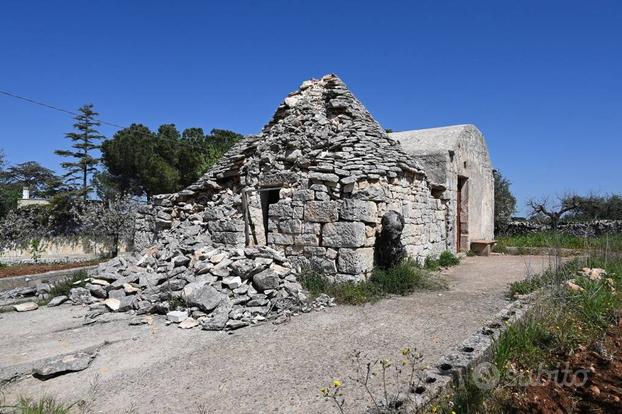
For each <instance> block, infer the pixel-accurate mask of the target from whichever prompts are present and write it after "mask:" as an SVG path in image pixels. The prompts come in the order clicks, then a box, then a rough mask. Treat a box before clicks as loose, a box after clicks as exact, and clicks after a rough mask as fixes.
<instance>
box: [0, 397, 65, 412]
mask: <svg viewBox="0 0 622 414" xmlns="http://www.w3.org/2000/svg"><path fill="white" fill-rule="evenodd" d="M75 405H76V404H75V403H74V404H64V403H62V402H59V401H57V400H56V399H55V398H53V397H46V396H44V397H41V398H40V399H39V400H33V399H31V398H26V397H20V398H19V400H18V401H17V404H16V405H15V406H14V407H4V408H12V411H9V412H13V413H16V414H69V413H70V412H71V409H72V408H73V406H75Z"/></svg>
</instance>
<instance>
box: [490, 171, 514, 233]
mask: <svg viewBox="0 0 622 414" xmlns="http://www.w3.org/2000/svg"><path fill="white" fill-rule="evenodd" d="M493 176H494V180H495V184H494V187H495V233H499V232H502V231H503V229H505V227H506V226H507V224H508V223H509V222H510V220H511V219H512V215H513V214H514V211H516V198H515V197H514V195H513V194H512V192H511V191H510V185H511V183H510V180H508V179H507V178H505V177H504V176H503V174H501V172H500V171H497V170H495V171H494V172H493Z"/></svg>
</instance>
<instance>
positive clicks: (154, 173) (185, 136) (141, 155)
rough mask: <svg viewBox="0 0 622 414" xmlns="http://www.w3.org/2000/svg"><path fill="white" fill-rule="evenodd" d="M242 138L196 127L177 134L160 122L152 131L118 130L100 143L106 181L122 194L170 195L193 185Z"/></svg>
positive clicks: (137, 128)
mask: <svg viewBox="0 0 622 414" xmlns="http://www.w3.org/2000/svg"><path fill="white" fill-rule="evenodd" d="M240 139H242V135H240V134H236V133H235V132H232V131H226V130H218V129H214V130H212V132H211V133H210V135H205V133H204V132H203V130H202V129H201V128H189V129H186V130H184V131H183V133H181V134H180V133H179V131H178V130H177V128H176V127H175V125H173V124H164V125H162V126H160V128H158V131H157V132H156V133H154V132H152V131H150V130H149V129H148V128H147V127H145V126H144V125H140V124H132V125H131V126H130V127H128V128H125V129H122V130H120V131H118V132H117V133H116V134H115V135H114V136H113V137H112V139H110V140H107V141H105V142H104V143H103V144H102V148H101V150H102V160H103V164H104V165H105V166H106V167H107V173H108V177H107V178H108V183H109V184H110V185H114V186H115V188H117V190H118V191H119V194H120V195H122V196H125V195H138V196H142V195H146V196H147V198H150V197H151V196H153V195H155V194H163V193H172V192H176V191H179V190H181V189H183V188H185V187H187V186H188V185H190V184H192V183H194V182H195V181H196V180H197V179H198V178H199V177H200V176H201V175H202V174H204V173H205V171H207V169H208V168H209V167H211V166H212V165H213V164H214V163H215V162H216V161H217V160H218V159H220V157H222V155H223V154H224V153H225V152H226V151H227V150H228V149H229V148H231V146H232V145H233V144H234V143H235V142H237V141H239V140H240Z"/></svg>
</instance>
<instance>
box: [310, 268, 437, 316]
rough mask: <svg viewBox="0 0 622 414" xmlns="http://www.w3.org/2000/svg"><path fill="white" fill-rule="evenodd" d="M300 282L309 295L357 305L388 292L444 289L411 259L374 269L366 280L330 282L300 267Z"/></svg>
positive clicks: (398, 293)
mask: <svg viewBox="0 0 622 414" xmlns="http://www.w3.org/2000/svg"><path fill="white" fill-rule="evenodd" d="M298 278H299V280H300V283H302V285H303V286H304V287H305V289H307V290H308V291H309V293H310V294H311V295H312V296H318V295H320V294H322V293H325V294H327V295H329V296H331V297H334V298H335V301H336V302H337V303H342V304H348V305H359V304H362V303H367V302H374V301H376V300H378V299H380V298H382V297H383V296H386V295H388V294H394V295H407V294H409V293H411V292H413V291H415V290H418V289H444V288H446V283H445V282H444V281H443V280H442V279H439V278H438V277H435V276H434V275H431V274H430V273H428V272H426V271H424V270H423V269H421V267H420V266H419V265H418V264H417V263H416V262H415V261H414V260H412V259H406V260H404V261H403V262H402V263H400V264H399V265H397V266H395V267H392V268H390V269H384V270H382V269H374V271H373V273H372V276H371V277H370V278H369V280H365V281H361V282H358V283H355V282H333V281H331V280H330V279H329V278H328V277H326V276H325V275H324V274H323V273H322V272H320V271H317V270H313V269H304V270H303V271H302V272H301V273H300V274H299V276H298Z"/></svg>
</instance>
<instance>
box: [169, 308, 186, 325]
mask: <svg viewBox="0 0 622 414" xmlns="http://www.w3.org/2000/svg"><path fill="white" fill-rule="evenodd" d="M166 319H168V320H169V321H171V322H173V323H180V322H183V321H185V320H186V319H188V312H186V311H172V312H169V313H167V314H166Z"/></svg>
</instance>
